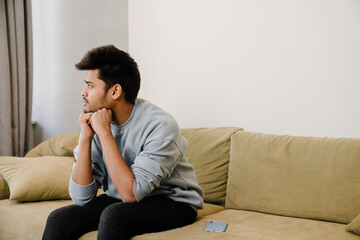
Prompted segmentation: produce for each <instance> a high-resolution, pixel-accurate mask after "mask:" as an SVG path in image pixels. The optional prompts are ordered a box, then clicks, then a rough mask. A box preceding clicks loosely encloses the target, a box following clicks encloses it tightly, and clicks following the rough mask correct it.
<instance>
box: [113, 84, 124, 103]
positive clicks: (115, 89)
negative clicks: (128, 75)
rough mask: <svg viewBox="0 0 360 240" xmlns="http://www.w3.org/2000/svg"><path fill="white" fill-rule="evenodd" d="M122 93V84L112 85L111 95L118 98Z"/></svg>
mask: <svg viewBox="0 0 360 240" xmlns="http://www.w3.org/2000/svg"><path fill="white" fill-rule="evenodd" d="M121 94H122V87H121V86H120V84H115V85H114V86H112V89H111V97H112V99H118V98H119V97H120V96H121Z"/></svg>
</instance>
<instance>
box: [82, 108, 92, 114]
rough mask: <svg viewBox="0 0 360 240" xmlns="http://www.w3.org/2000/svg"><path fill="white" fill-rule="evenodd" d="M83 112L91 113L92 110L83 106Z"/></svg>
mask: <svg viewBox="0 0 360 240" xmlns="http://www.w3.org/2000/svg"><path fill="white" fill-rule="evenodd" d="M83 112H84V113H93V112H94V111H91V110H87V109H86V108H84V109H83Z"/></svg>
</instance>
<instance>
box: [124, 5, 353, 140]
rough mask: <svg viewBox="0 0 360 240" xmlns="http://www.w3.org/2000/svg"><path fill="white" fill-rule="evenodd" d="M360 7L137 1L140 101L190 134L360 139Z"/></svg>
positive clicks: (132, 41) (132, 9)
mask: <svg viewBox="0 0 360 240" xmlns="http://www.w3.org/2000/svg"><path fill="white" fill-rule="evenodd" d="M359 43H360V1H358V0H271V1H269V0H192V1H190V0H152V1H148V0H132V1H129V51H130V54H131V55H132V56H133V57H134V58H135V60H137V62H138V64H139V66H140V71H141V74H142V87H141V91H140V95H139V96H140V97H143V98H146V99H148V100H150V101H152V102H154V103H156V104H158V105H159V106H161V107H162V108H164V109H165V110H167V111H168V112H170V113H171V114H173V115H174V117H176V118H177V120H178V122H179V124H180V126H181V127H217V126H238V127H243V128H245V130H248V131H255V132H265V133H274V134H291V135H305V136H330V137H360V106H359V104H360V94H359V91H360V44H359Z"/></svg>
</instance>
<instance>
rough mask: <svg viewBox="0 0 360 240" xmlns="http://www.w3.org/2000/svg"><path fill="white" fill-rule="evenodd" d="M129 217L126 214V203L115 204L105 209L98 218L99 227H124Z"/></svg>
mask: <svg viewBox="0 0 360 240" xmlns="http://www.w3.org/2000/svg"><path fill="white" fill-rule="evenodd" d="M130 217H131V216H129V214H128V209H127V207H126V203H115V204H112V205H110V206H108V207H107V208H105V209H104V211H103V212H102V213H101V216H100V225H101V224H107V225H108V224H116V225H125V224H126V222H127V220H129V219H130Z"/></svg>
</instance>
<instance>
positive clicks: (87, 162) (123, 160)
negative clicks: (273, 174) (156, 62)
mask: <svg viewBox="0 0 360 240" xmlns="http://www.w3.org/2000/svg"><path fill="white" fill-rule="evenodd" d="M76 67H77V69H79V70H87V75H86V80H85V83H86V85H85V87H84V89H83V90H82V91H81V95H82V97H83V99H84V113H83V114H80V117H79V123H80V129H81V132H80V137H79V144H78V146H77V147H76V148H75V149H74V155H75V158H76V163H75V164H74V168H73V173H72V176H71V178H70V184H69V192H70V196H71V198H72V199H73V201H74V203H75V204H74V205H70V206H67V207H64V208H60V209H57V210H55V211H53V212H52V213H51V214H50V215H49V217H48V220H47V224H46V227H45V231H44V235H43V239H51V240H55V239H77V238H79V237H80V236H82V235H83V234H84V233H86V232H89V231H94V230H98V239H111V240H113V239H129V238H130V237H132V236H134V235H138V234H142V233H148V232H158V231H164V230H168V229H172V228H176V227H181V226H185V225H187V224H191V223H192V222H194V221H195V219H196V216H197V210H198V209H200V208H202V207H203V198H202V197H203V192H202V190H201V188H200V187H199V185H198V183H197V179H196V176H195V173H194V169H193V167H192V166H191V165H190V164H189V163H188V161H187V159H186V157H185V155H184V153H185V150H186V146H187V142H186V140H185V139H184V138H183V137H182V135H181V132H180V130H179V127H178V125H177V123H176V121H175V119H174V118H172V117H171V116H170V115H169V114H168V113H166V112H164V111H163V110H161V109H160V108H158V107H156V106H155V105H153V104H151V103H149V102H147V101H145V100H143V99H137V94H138V91H139V88H140V74H139V71H138V67H137V64H136V62H135V61H134V60H133V59H132V58H131V57H130V56H129V55H128V54H127V53H125V52H123V51H121V50H119V49H117V48H116V47H114V46H112V45H110V46H102V47H98V48H95V49H92V50H90V51H89V52H88V53H87V54H86V55H85V56H84V58H83V59H82V60H81V61H80V63H78V64H76ZM99 187H101V188H102V189H103V191H104V193H105V194H102V195H100V196H98V197H97V196H96V195H97V191H98V188H99Z"/></svg>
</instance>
